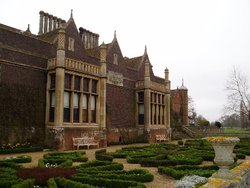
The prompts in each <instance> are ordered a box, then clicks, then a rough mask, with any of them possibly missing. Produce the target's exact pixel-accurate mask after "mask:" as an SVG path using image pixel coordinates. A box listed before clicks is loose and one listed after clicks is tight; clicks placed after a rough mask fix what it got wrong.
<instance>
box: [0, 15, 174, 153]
mask: <svg viewBox="0 0 250 188" xmlns="http://www.w3.org/2000/svg"><path fill="white" fill-rule="evenodd" d="M46 15H47V13H44V12H43V11H41V12H40V28H39V34H38V35H34V34H31V33H30V32H29V31H28V30H27V31H26V32H22V31H20V30H18V29H15V28H11V27H8V26H5V25H0V45H1V55H0V66H1V69H0V76H1V77H0V87H1V90H0V100H1V101H0V103H1V104H3V105H1V107H0V109H1V120H0V122H1V125H0V128H1V133H4V137H2V136H1V138H0V144H3V143H8V142H12V143H16V142H25V141H27V140H28V141H32V143H35V144H38V145H45V147H50V148H55V149H59V150H67V149H72V148H73V146H72V138H73V137H80V136H81V135H82V134H85V135H89V136H94V137H95V138H96V139H98V140H99V144H100V146H106V145H107V144H112V143H131V142H142V141H147V142H155V135H156V134H165V135H166V136H167V137H169V136H170V134H169V132H170V115H169V114H170V110H169V109H170V108H169V107H170V81H169V78H168V74H169V72H168V70H167V69H166V70H165V78H159V77H156V76H155V75H154V73H153V70H152V65H151V63H150V60H149V57H148V54H147V50H146V48H145V52H144V54H143V55H142V56H138V57H135V58H127V57H124V56H123V54H122V51H121V49H120V46H119V43H118V40H117V38H116V35H114V39H113V41H112V42H111V43H108V44H102V45H100V46H99V44H98V40H99V39H98V37H99V35H98V34H95V33H93V32H90V31H88V30H85V29H83V28H80V31H78V30H77V27H76V24H75V22H74V19H73V17H72V15H71V17H70V19H69V20H68V22H67V23H65V21H63V20H62V19H58V18H56V17H53V19H52V21H51V20H46V19H47V16H46ZM53 20H54V21H53ZM46 24H48V25H46ZM8 93H9V94H8ZM18 94H20V96H19V95H18ZM141 96H143V97H141ZM20 97H22V98H20ZM21 99H22V100H21ZM17 102H18V105H16V106H15V104H16V103H17ZM11 105H12V106H11ZM16 114H20V115H19V116H20V117H18V116H17V115H16ZM21 118H23V119H25V121H21ZM13 122H15V123H13ZM22 127H25V129H22V130H21V128H22ZM14 130H15V131H14ZM38 137H39V139H37V141H35V140H36V138H38Z"/></svg>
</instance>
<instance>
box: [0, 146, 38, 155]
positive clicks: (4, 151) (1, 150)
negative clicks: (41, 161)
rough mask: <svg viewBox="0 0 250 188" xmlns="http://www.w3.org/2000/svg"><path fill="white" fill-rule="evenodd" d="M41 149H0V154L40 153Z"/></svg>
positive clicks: (33, 147) (30, 147) (34, 147)
mask: <svg viewBox="0 0 250 188" xmlns="http://www.w3.org/2000/svg"><path fill="white" fill-rule="evenodd" d="M42 150H43V148H42V147H38V146H29V147H20V148H13V149H11V148H10V149H0V154H10V153H27V152H34V151H42Z"/></svg>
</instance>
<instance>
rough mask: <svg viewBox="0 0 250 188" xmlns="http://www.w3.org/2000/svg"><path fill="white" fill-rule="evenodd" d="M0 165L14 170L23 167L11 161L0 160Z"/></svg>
mask: <svg viewBox="0 0 250 188" xmlns="http://www.w3.org/2000/svg"><path fill="white" fill-rule="evenodd" d="M2 167H6V168H11V169H15V170H19V169H22V168H23V167H22V166H21V165H17V164H15V163H13V162H6V161H0V168H2Z"/></svg>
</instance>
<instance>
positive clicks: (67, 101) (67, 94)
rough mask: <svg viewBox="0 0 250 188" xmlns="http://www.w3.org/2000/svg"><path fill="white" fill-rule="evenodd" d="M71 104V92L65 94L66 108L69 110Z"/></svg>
mask: <svg viewBox="0 0 250 188" xmlns="http://www.w3.org/2000/svg"><path fill="white" fill-rule="evenodd" d="M69 104H70V94H69V92H64V108H69Z"/></svg>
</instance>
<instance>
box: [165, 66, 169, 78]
mask: <svg viewBox="0 0 250 188" xmlns="http://www.w3.org/2000/svg"><path fill="white" fill-rule="evenodd" d="M168 80H169V70H168V68H167V67H166V69H165V81H168Z"/></svg>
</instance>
